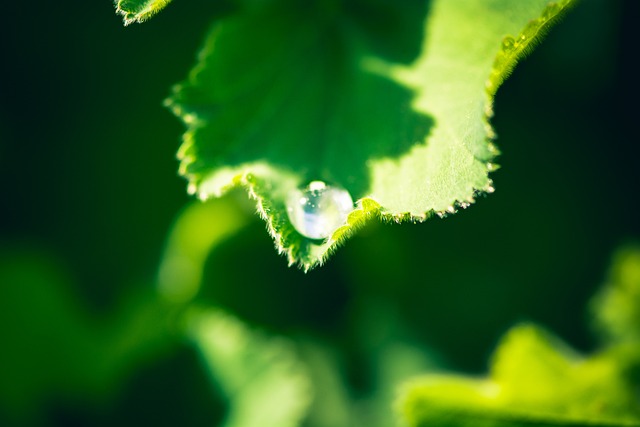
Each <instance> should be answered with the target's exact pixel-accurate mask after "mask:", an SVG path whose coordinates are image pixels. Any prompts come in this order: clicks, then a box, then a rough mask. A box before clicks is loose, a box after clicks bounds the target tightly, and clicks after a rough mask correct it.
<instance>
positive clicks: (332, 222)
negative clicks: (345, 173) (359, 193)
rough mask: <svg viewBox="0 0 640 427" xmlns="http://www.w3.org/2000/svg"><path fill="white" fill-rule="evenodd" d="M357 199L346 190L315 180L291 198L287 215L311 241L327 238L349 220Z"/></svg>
mask: <svg viewBox="0 0 640 427" xmlns="http://www.w3.org/2000/svg"><path fill="white" fill-rule="evenodd" d="M352 210H353V199H352V198H351V195H350V194H349V192H348V191H347V190H345V189H343V188H339V187H332V186H330V185H327V184H325V183H324V182H322V181H312V182H311V183H309V185H308V186H306V187H305V188H303V189H297V190H295V191H293V192H292V193H291V194H290V195H289V197H288V199H287V214H288V215H289V220H290V221H291V224H293V226H294V227H295V229H296V230H297V231H298V233H300V234H302V235H303V236H305V237H308V238H310V239H326V238H327V237H329V236H330V235H331V233H333V231H334V230H335V229H337V228H338V227H340V226H341V225H342V224H344V223H345V221H346V220H347V216H348V215H349V213H350V212H351V211H352Z"/></svg>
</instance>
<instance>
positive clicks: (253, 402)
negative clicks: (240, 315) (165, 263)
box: [186, 308, 311, 427]
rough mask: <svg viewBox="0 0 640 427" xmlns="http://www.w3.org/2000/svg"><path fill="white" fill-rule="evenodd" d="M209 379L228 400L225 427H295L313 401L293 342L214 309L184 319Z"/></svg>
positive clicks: (192, 313)
mask: <svg viewBox="0 0 640 427" xmlns="http://www.w3.org/2000/svg"><path fill="white" fill-rule="evenodd" d="M186 325H187V331H188V332H187V333H188V335H189V336H190V337H191V338H192V339H193V340H194V342H195V343H196V345H197V346H198V348H199V349H200V352H201V354H202V357H203V359H204V362H205V364H206V366H207V367H208V369H209V371H210V373H211V375H212V378H211V379H212V381H213V382H214V383H216V384H217V385H218V386H219V387H220V389H221V391H222V393H223V394H224V395H225V396H227V398H228V399H229V405H230V406H229V411H228V413H227V416H226V419H225V424H224V426H225V427H295V426H298V425H300V422H301V420H302V418H303V417H304V416H305V415H306V412H307V408H308V406H309V403H310V401H311V384H310V382H309V378H308V376H307V373H306V369H305V367H304V365H303V364H302V362H300V361H299V360H298V358H297V356H296V354H295V351H294V347H293V346H292V344H291V343H289V342H287V341H285V340H283V339H277V338H268V337H266V336H263V335H261V334H259V333H257V332H254V331H251V330H249V328H248V327H247V326H245V325H244V324H243V323H242V322H241V321H239V320H237V319H236V318H234V317H233V316H231V315H229V314H226V313H224V312H222V311H221V310H218V309H211V308H209V309H201V308H192V309H190V311H189V312H188V313H187V317H186Z"/></svg>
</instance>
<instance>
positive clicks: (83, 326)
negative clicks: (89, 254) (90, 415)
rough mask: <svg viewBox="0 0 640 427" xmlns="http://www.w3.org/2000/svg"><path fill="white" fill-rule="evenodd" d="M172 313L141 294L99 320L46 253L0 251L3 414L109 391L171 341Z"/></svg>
mask: <svg viewBox="0 0 640 427" xmlns="http://www.w3.org/2000/svg"><path fill="white" fill-rule="evenodd" d="M0 255H4V254H0ZM170 318H171V312H170V311H169V309H168V307H167V306H166V305H164V304H162V302H161V301H160V300H159V299H157V298H156V297H155V296H153V295H148V294H144V293H142V294H140V295H129V296H128V297H127V298H126V299H125V300H124V301H123V303H122V304H121V305H120V306H119V307H117V309H116V310H114V312H113V313H112V314H110V315H109V316H108V317H106V318H99V317H97V316H95V315H93V314H92V313H90V312H89V310H88V309H87V306H86V304H85V303H83V301H81V300H79V299H78V297H77V296H76V295H74V288H73V286H72V285H71V281H70V280H69V278H68V277H66V275H65V274H64V273H63V272H62V270H61V268H60V267H59V266H58V265H56V263H55V262H53V261H52V260H51V259H50V258H49V257H47V256H43V255H42V254H37V253H30V252H24V253H23V252H21V251H19V250H18V251H13V253H12V254H11V255H9V256H0V346H1V347H2V350H1V351H0V366H2V369H0V413H1V412H3V411H2V410H3V409H4V410H6V411H7V412H9V414H10V416H11V417H14V418H16V419H25V418H26V419H28V418H30V417H31V418H37V417H38V416H40V415H42V414H41V413H40V411H41V410H42V407H43V403H44V402H45V401H47V399H50V398H51V397H52V396H56V397H64V398H76V399H77V398H80V399H85V400H94V399H100V398H102V397H104V396H109V395H112V393H113V392H114V391H115V390H117V389H118V387H119V386H120V385H121V384H122V382H123V380H124V379H125V378H126V377H127V376H128V374H129V373H130V371H131V370H132V369H133V368H135V367H136V366H138V365H139V364H140V363H141V362H142V361H145V360H147V359H148V358H150V357H153V356H154V355H156V354H157V353H158V352H161V351H163V349H165V348H167V347H168V345H169V343H171V341H172V336H171V334H170V332H169V331H170V329H169V328H168V327H167V326H168V323H167V321H168V319H170Z"/></svg>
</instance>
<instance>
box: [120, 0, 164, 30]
mask: <svg viewBox="0 0 640 427" xmlns="http://www.w3.org/2000/svg"><path fill="white" fill-rule="evenodd" d="M169 3H171V0H117V1H116V13H118V14H120V15H122V18H123V19H124V25H129V24H132V23H134V22H139V23H140V22H144V21H146V20H147V19H149V18H151V17H152V16H153V15H155V14H156V13H158V12H160V11H161V10H162V9H164V7H165V6H166V5H168V4H169Z"/></svg>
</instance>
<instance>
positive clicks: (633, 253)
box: [592, 245, 640, 352]
mask: <svg viewBox="0 0 640 427" xmlns="http://www.w3.org/2000/svg"><path fill="white" fill-rule="evenodd" d="M592 307H593V309H594V310H593V311H594V314H595V321H596V327H597V330H598V332H599V333H601V334H602V335H603V336H604V338H605V339H607V340H608V341H609V342H610V343H636V344H639V345H640V246H638V245H636V246H628V247H625V248H622V249H620V250H619V251H618V252H616V254H615V255H614V258H613V264H612V266H611V270H610V272H609V276H608V278H607V281H606V286H605V287H604V289H603V290H602V292H601V293H600V294H598V296H597V297H596V298H595V299H594V303H593V305H592ZM638 351H639V352H640V349H639V350H638Z"/></svg>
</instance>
